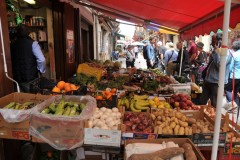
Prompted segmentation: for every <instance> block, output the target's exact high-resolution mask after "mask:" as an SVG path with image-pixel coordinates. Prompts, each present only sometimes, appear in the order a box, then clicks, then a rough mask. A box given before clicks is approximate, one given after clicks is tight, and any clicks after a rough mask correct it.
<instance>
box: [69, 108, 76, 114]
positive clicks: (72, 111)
mask: <svg viewBox="0 0 240 160" xmlns="http://www.w3.org/2000/svg"><path fill="white" fill-rule="evenodd" d="M76 112H77V106H74V107H72V108H71V111H70V114H69V116H74V115H75V114H76Z"/></svg>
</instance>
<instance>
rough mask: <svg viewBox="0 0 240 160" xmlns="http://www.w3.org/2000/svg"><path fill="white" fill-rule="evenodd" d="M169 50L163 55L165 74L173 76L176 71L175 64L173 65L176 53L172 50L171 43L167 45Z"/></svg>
mask: <svg viewBox="0 0 240 160" xmlns="http://www.w3.org/2000/svg"><path fill="white" fill-rule="evenodd" d="M169 48H170V49H168V50H167V51H166V52H165V55H164V66H165V69H166V72H167V75H174V73H175V72H174V71H175V70H176V63H173V62H174V61H176V60H177V57H178V53H177V51H176V50H175V49H174V45H173V43H169Z"/></svg>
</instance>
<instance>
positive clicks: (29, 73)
mask: <svg viewBox="0 0 240 160" xmlns="http://www.w3.org/2000/svg"><path fill="white" fill-rule="evenodd" d="M28 35H29V31H28V28H27V26H24V25H22V26H19V27H18V28H17V39H16V40H15V41H14V42H13V43H12V44H11V58H12V71H13V78H14V80H16V81H17V82H18V83H19V86H20V90H21V92H30V83H29V82H31V81H33V80H34V79H36V78H38V72H40V73H44V72H45V58H44V55H43V53H42V51H41V48H40V46H39V44H38V42H37V41H33V39H31V38H30V37H29V36H28Z"/></svg>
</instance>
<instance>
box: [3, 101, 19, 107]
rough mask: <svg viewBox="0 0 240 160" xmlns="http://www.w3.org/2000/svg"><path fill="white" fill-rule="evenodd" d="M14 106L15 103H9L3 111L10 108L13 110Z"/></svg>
mask: <svg viewBox="0 0 240 160" xmlns="http://www.w3.org/2000/svg"><path fill="white" fill-rule="evenodd" d="M15 105H16V103H15V102H11V103H9V104H8V105H6V106H5V107H4V108H5V109H10V108H13V107H14V106H15Z"/></svg>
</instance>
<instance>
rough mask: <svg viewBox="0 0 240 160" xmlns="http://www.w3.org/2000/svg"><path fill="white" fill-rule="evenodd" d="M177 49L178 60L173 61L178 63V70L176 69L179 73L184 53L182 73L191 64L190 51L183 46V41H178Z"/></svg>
mask: <svg viewBox="0 0 240 160" xmlns="http://www.w3.org/2000/svg"><path fill="white" fill-rule="evenodd" d="M177 49H178V57H177V60H176V61H173V63H176V70H175V71H176V72H177V73H178V74H179V71H180V65H181V57H182V55H183V58H182V68H181V73H183V71H184V70H185V68H186V66H187V65H189V57H188V51H187V49H186V47H183V43H182V42H178V43H177ZM182 49H183V50H182ZM182 52H183V53H182Z"/></svg>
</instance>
